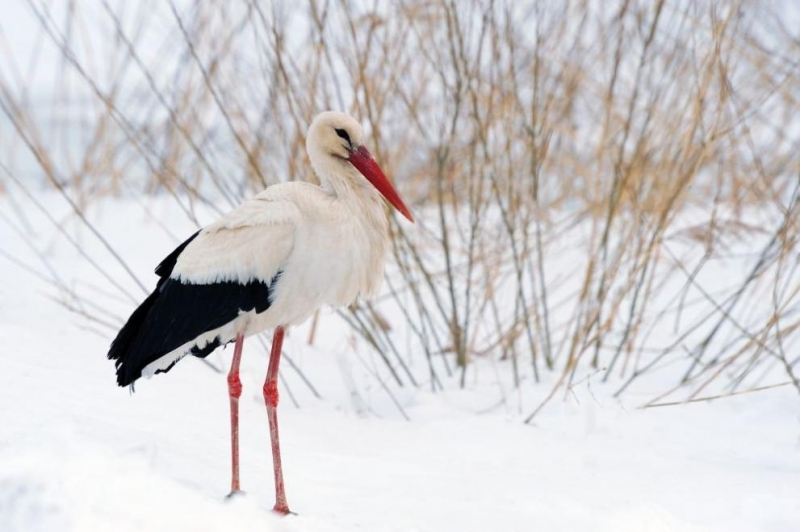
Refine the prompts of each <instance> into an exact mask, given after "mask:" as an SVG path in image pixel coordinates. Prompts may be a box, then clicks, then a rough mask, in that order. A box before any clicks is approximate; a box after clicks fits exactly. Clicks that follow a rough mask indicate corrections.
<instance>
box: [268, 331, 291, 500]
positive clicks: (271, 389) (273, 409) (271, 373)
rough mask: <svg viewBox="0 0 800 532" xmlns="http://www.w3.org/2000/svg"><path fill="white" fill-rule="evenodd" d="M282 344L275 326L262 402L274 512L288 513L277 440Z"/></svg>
mask: <svg viewBox="0 0 800 532" xmlns="http://www.w3.org/2000/svg"><path fill="white" fill-rule="evenodd" d="M282 345H283V327H277V328H276V329H275V334H274V336H273V337H272V352H271V353H270V355H269V368H268V369H267V380H266V381H265V382H264V402H265V403H266V404H267V417H268V418H269V437H270V440H272V468H273V470H274V472H275V507H274V508H273V509H272V510H273V511H274V512H277V513H280V514H284V515H286V514H288V513H289V505H288V504H287V503H286V493H285V491H284V488H283V470H282V469H281V446H280V442H279V441H278V412H277V408H278V364H280V361H281V346H282Z"/></svg>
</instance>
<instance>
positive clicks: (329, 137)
mask: <svg viewBox="0 0 800 532" xmlns="http://www.w3.org/2000/svg"><path fill="white" fill-rule="evenodd" d="M363 140H364V132H363V130H362V129H361V124H359V123H358V122H357V121H356V120H355V119H354V118H353V117H351V116H350V115H347V114H345V113H338V112H335V111H326V112H324V113H320V114H318V115H317V116H316V118H314V121H313V122H312V123H311V127H309V128H308V136H307V137H306V149H307V150H308V155H309V157H310V158H311V163H312V164H313V165H314V168H315V170H316V171H317V174H319V175H320V177H323V176H325V177H328V178H330V177H332V174H333V175H347V174H348V173H349V172H347V171H346V169H347V167H348V166H349V167H351V168H355V169H356V170H357V171H358V173H359V174H360V175H362V176H364V178H365V179H366V180H367V181H368V182H369V183H371V184H372V186H373V187H375V188H376V189H377V190H378V192H380V193H381V194H382V195H383V197H384V198H386V201H388V202H389V203H390V204H391V205H392V206H393V207H394V208H395V209H397V210H398V211H399V212H400V214H402V215H403V216H405V217H406V218H407V219H408V220H409V221H411V222H413V221H414V217H413V216H412V215H411V212H410V211H409V210H408V207H406V205H405V203H403V200H402V199H400V195H399V194H398V193H397V191H396V190H395V188H394V187H393V186H392V183H391V182H390V181H389V179H388V178H387V177H386V175H385V174H384V173H383V170H381V167H380V166H378V163H377V162H375V159H373V158H372V155H371V154H370V153H369V150H367V148H366V146H364V144H363Z"/></svg>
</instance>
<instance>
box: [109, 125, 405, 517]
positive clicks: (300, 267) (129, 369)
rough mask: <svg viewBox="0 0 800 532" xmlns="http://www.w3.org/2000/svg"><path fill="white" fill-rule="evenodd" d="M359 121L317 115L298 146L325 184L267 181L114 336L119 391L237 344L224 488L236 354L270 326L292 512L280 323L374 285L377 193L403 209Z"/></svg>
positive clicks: (383, 237)
mask: <svg viewBox="0 0 800 532" xmlns="http://www.w3.org/2000/svg"><path fill="white" fill-rule="evenodd" d="M363 141H364V137H363V133H362V130H361V126H360V125H359V123H358V122H357V121H356V120H355V119H353V118H352V117H350V116H348V115H346V114H343V113H337V112H330V111H329V112H325V113H322V114H320V115H318V116H317V117H316V118H315V119H314V121H313V123H312V124H311V127H310V128H309V130H308V136H307V138H306V149H307V150H308V155H309V158H310V160H311V164H312V165H313V167H314V170H315V171H316V173H317V176H318V177H319V180H320V182H321V183H322V186H315V185H311V184H308V183H301V182H296V181H295V182H290V183H282V184H278V185H273V186H270V187H268V188H267V189H266V190H264V191H263V192H261V193H260V194H258V195H257V196H255V197H254V198H252V199H250V200H248V201H246V202H245V203H243V204H242V205H240V206H239V207H237V208H235V209H234V210H232V211H231V212H229V213H228V214H227V215H225V216H223V217H222V218H221V219H219V220H217V221H216V222H214V223H212V224H211V225H208V226H207V227H205V228H203V229H201V230H200V231H198V232H197V233H195V234H194V235H192V236H191V237H190V238H189V239H188V240H186V241H185V242H184V243H183V244H181V245H180V246H178V248H177V249H175V251H173V252H172V253H170V254H169V255H168V256H167V257H166V258H165V259H164V260H163V261H162V262H161V264H159V265H158V267H157V268H156V270H155V273H156V274H157V275H158V276H159V277H160V279H159V280H158V283H157V286H156V289H155V290H154V291H153V293H152V294H150V296H149V297H148V298H147V299H145V301H144V302H143V303H142V304H141V305H140V306H139V308H137V309H136V310H135V311H134V312H133V314H132V315H131V317H130V318H129V319H128V322H127V323H126V324H125V326H124V327H123V328H122V330H121V331H120V332H119V334H118V335H117V337H116V339H115V340H114V341H113V342H112V344H111V348H110V350H109V352H108V358H110V359H112V360H115V361H116V369H117V382H118V383H119V385H120V386H127V385H130V384H132V383H133V382H134V381H136V379H138V378H139V377H141V376H142V375H144V376H150V375H153V374H155V373H163V372H166V371H169V370H170V369H171V368H172V367H173V366H174V365H175V364H176V363H177V362H178V361H179V360H180V359H181V358H183V357H184V356H186V355H194V356H197V357H205V356H208V355H209V354H210V353H211V352H212V351H214V349H216V348H217V347H219V346H221V345H225V344H227V343H229V342H235V347H234V351H233V361H232V363H231V369H230V373H229V374H228V393H229V397H230V407H231V457H232V478H231V493H236V492H238V491H240V485H239V397H240V395H241V393H242V384H241V381H240V380H239V361H240V359H241V355H242V344H243V343H244V339H245V338H246V337H247V336H250V335H253V334H257V333H260V332H262V331H265V330H267V329H274V336H273V340H272V351H271V354H270V360H269V367H268V369H267V378H266V381H265V382H264V389H263V392H264V400H265V403H266V406H267V415H268V418H269V429H270V439H271V441H272V460H273V469H274V473H275V507H274V511H276V512H279V513H281V514H287V513H289V506H288V504H287V502H286V494H285V492H284V485H283V473H282V470H281V457H280V445H279V441H278V419H277V414H276V408H277V406H278V381H277V378H278V364H279V363H280V355H281V344H282V342H283V334H284V329H285V328H286V327H289V326H291V325H295V324H298V323H300V322H302V321H304V320H305V319H306V318H308V317H309V316H310V315H311V314H313V313H314V311H316V310H317V309H318V308H320V307H321V306H323V305H330V306H334V307H341V306H346V305H350V304H351V303H352V302H353V301H354V300H355V299H356V298H357V297H359V296H362V297H369V296H370V295H372V294H374V293H375V292H376V291H377V290H378V288H379V286H380V283H381V278H382V276H383V267H384V261H385V257H386V251H387V248H388V246H389V231H388V219H387V217H386V212H385V209H384V206H383V203H382V200H381V195H383V197H384V198H386V200H387V201H388V202H389V203H391V204H392V206H394V208H395V209H397V210H398V211H399V212H400V213H401V214H403V216H405V217H406V218H408V219H409V220H410V221H412V222H413V221H414V220H413V217H412V216H411V213H410V212H409V210H408V208H407V207H406V206H405V204H404V203H403V201H402V200H401V199H400V196H399V195H398V194H397V191H395V189H394V187H392V185H391V183H390V182H389V180H388V179H387V178H386V176H385V175H384V173H383V171H381V169H380V167H379V166H378V164H377V163H376V162H375V160H374V159H373V158H372V156H371V155H370V153H369V151H368V150H367V148H365V147H364V145H363Z"/></svg>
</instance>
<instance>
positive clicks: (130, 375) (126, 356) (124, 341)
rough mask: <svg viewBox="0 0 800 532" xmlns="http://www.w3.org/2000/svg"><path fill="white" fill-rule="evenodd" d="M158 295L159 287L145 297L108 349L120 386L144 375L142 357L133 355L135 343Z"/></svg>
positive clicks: (126, 384)
mask: <svg viewBox="0 0 800 532" xmlns="http://www.w3.org/2000/svg"><path fill="white" fill-rule="evenodd" d="M157 297H158V289H156V290H155V291H153V293H152V294H150V295H149V296H148V297H147V299H145V300H144V301H143V302H142V304H141V305H139V308H137V309H136V310H134V311H133V314H131V317H130V318H128V322H127V323H126V324H125V326H124V327H122V329H121V330H120V331H119V334H117V337H116V338H115V339H114V341H113V342H111V348H110V349H109V350H108V358H109V359H110V360H113V361H115V367H116V368H117V384H119V385H120V386H128V385H129V384H132V383H133V381H135V380H136V379H138V378H139V377H141V376H142V369H144V366H142V365H141V362H142V359H141V357H139V356H131V355H132V353H133V352H134V345H135V343H136V340H137V338H138V337H139V335H140V333H141V332H142V330H143V329H144V327H145V321H146V320H147V315H148V314H149V313H150V310H151V309H152V308H153V305H155V302H156V298H157Z"/></svg>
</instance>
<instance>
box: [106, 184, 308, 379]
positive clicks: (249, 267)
mask: <svg viewBox="0 0 800 532" xmlns="http://www.w3.org/2000/svg"><path fill="white" fill-rule="evenodd" d="M268 190H269V189H268ZM299 216H300V213H299V211H298V209H297V206H296V205H294V203H292V202H291V201H288V199H281V197H280V196H277V197H276V195H274V193H271V194H267V193H262V194H260V195H259V196H256V198H254V199H252V200H249V201H247V202H245V203H244V204H242V205H241V206H239V207H238V208H236V209H234V210H233V211H231V212H230V213H228V214H227V215H226V216H224V217H223V218H221V219H220V220H218V221H217V222H215V223H213V224H211V225H209V226H207V227H206V228H204V229H202V230H201V231H199V232H197V233H195V234H194V235H192V236H191V237H190V238H189V239H188V240H186V241H185V242H183V243H182V244H181V245H180V246H178V247H177V248H176V249H175V250H174V251H173V252H172V253H170V254H169V255H168V256H167V257H166V258H165V259H164V260H163V261H162V262H161V264H159V265H158V267H157V268H156V274H158V276H159V277H160V278H161V279H159V281H158V284H157V286H156V289H155V291H153V293H152V294H151V295H150V296H149V297H148V298H147V299H146V300H145V301H144V302H143V303H142V304H141V305H140V306H139V308H138V309H137V310H136V311H134V313H133V314H132V315H131V317H130V318H129V319H128V322H127V323H126V324H125V326H124V327H123V328H122V330H121V331H120V332H119V334H118V335H117V338H116V339H115V340H114V342H112V344H111V349H110V350H109V353H108V357H109V358H110V359H112V360H116V366H117V382H118V383H119V384H120V385H127V384H131V383H132V382H133V381H135V380H136V379H138V378H139V377H140V376H141V375H142V370H144V369H145V368H146V367H148V366H149V365H150V364H153V363H156V364H157V365H159V366H158V368H156V369H155V371H156V372H161V371H167V370H169V369H170V368H171V367H172V366H173V365H174V364H175V362H177V361H178V360H179V359H180V358H181V357H182V356H183V355H185V354H188V353H191V354H194V355H196V356H206V355H208V354H209V353H211V351H213V350H214V348H216V347H217V346H219V345H221V344H223V343H225V342H227V341H228V340H229V338H221V337H216V338H207V339H206V340H205V341H203V342H200V343H196V344H195V345H191V344H190V342H193V341H196V340H197V339H198V338H201V337H202V335H204V334H209V333H210V332H213V331H214V330H216V329H218V328H219V327H222V326H224V325H225V324H227V323H229V322H231V321H232V320H234V319H236V317H237V316H238V315H239V314H240V313H241V312H249V311H255V312H264V311H265V310H266V309H267V308H269V306H270V305H271V303H272V302H271V296H272V293H273V289H274V284H275V282H276V280H277V278H278V277H279V274H280V271H281V269H282V267H283V265H284V264H285V263H286V260H287V259H288V257H289V255H290V254H291V252H292V249H293V247H294V232H295V227H297V223H298V221H299ZM182 347H183V349H179V348H182Z"/></svg>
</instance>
